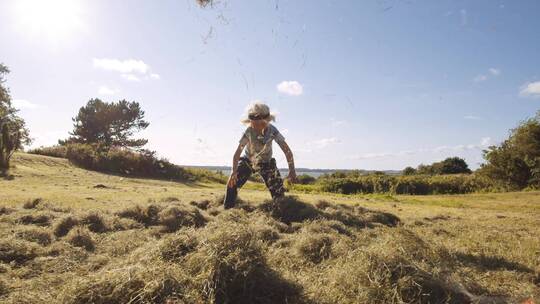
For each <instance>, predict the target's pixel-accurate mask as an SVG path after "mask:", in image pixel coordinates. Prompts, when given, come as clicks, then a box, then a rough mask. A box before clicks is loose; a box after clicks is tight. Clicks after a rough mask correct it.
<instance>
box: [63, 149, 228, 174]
mask: <svg viewBox="0 0 540 304" xmlns="http://www.w3.org/2000/svg"><path fill="white" fill-rule="evenodd" d="M66 157H67V158H68V159H69V161H70V162H72V163H73V164H75V165H77V166H80V167H82V168H85V169H89V170H94V171H100V172H107V173H114V174H121V175H127V176H135V177H146V178H157V179H167V180H176V181H184V182H189V181H212V182H219V183H225V181H226V179H225V177H224V176H223V175H222V174H218V173H214V172H211V171H208V170H202V169H185V168H183V167H180V166H177V165H175V164H173V163H171V162H169V161H168V160H166V159H164V158H160V159H159V158H157V157H156V155H155V153H154V152H152V151H147V150H142V151H139V152H135V151H132V150H128V149H122V148H111V149H110V150H103V149H101V150H100V147H98V146H95V145H86V144H68V145H67V153H66Z"/></svg>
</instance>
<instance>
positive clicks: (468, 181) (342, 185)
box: [317, 174, 496, 195]
mask: <svg viewBox="0 0 540 304" xmlns="http://www.w3.org/2000/svg"><path fill="white" fill-rule="evenodd" d="M317 186H318V187H319V189H320V190H322V191H325V192H333V193H341V194H355V193H362V194H370V193H394V194H411V195H412V194H414V195H427V194H464V193H471V192H478V191H491V190H494V189H496V186H495V185H493V183H491V182H490V180H489V179H487V178H485V177H483V176H481V175H478V174H448V175H431V176H430V175H402V176H388V175H364V176H360V177H356V178H351V177H344V178H329V177H324V178H322V179H319V181H318V183H317Z"/></svg>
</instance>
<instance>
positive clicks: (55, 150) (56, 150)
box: [28, 145, 67, 158]
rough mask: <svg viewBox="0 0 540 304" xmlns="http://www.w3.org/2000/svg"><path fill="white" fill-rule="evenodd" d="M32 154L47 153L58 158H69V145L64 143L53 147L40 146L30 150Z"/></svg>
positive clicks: (46, 154)
mask: <svg viewBox="0 0 540 304" xmlns="http://www.w3.org/2000/svg"><path fill="white" fill-rule="evenodd" d="M28 153H30V154H38V155H45V156H51V157H58V158H67V147H66V146H62V145H56V146H51V147H39V148H35V149H32V150H29V151H28Z"/></svg>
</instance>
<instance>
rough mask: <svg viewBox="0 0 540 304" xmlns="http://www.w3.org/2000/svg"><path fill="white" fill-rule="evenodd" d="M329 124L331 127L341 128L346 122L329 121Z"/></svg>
mask: <svg viewBox="0 0 540 304" xmlns="http://www.w3.org/2000/svg"><path fill="white" fill-rule="evenodd" d="M331 121H332V122H331V123H332V127H340V126H343V125H345V124H347V121H345V120H336V119H333V118H332V119H331Z"/></svg>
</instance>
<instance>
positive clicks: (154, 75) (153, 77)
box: [150, 73, 161, 80]
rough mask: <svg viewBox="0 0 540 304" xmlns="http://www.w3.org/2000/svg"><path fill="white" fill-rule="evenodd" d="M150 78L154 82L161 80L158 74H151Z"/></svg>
mask: <svg viewBox="0 0 540 304" xmlns="http://www.w3.org/2000/svg"><path fill="white" fill-rule="evenodd" d="M150 78H152V79H155V80H159V79H161V76H159V74H156V73H152V74H150Z"/></svg>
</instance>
